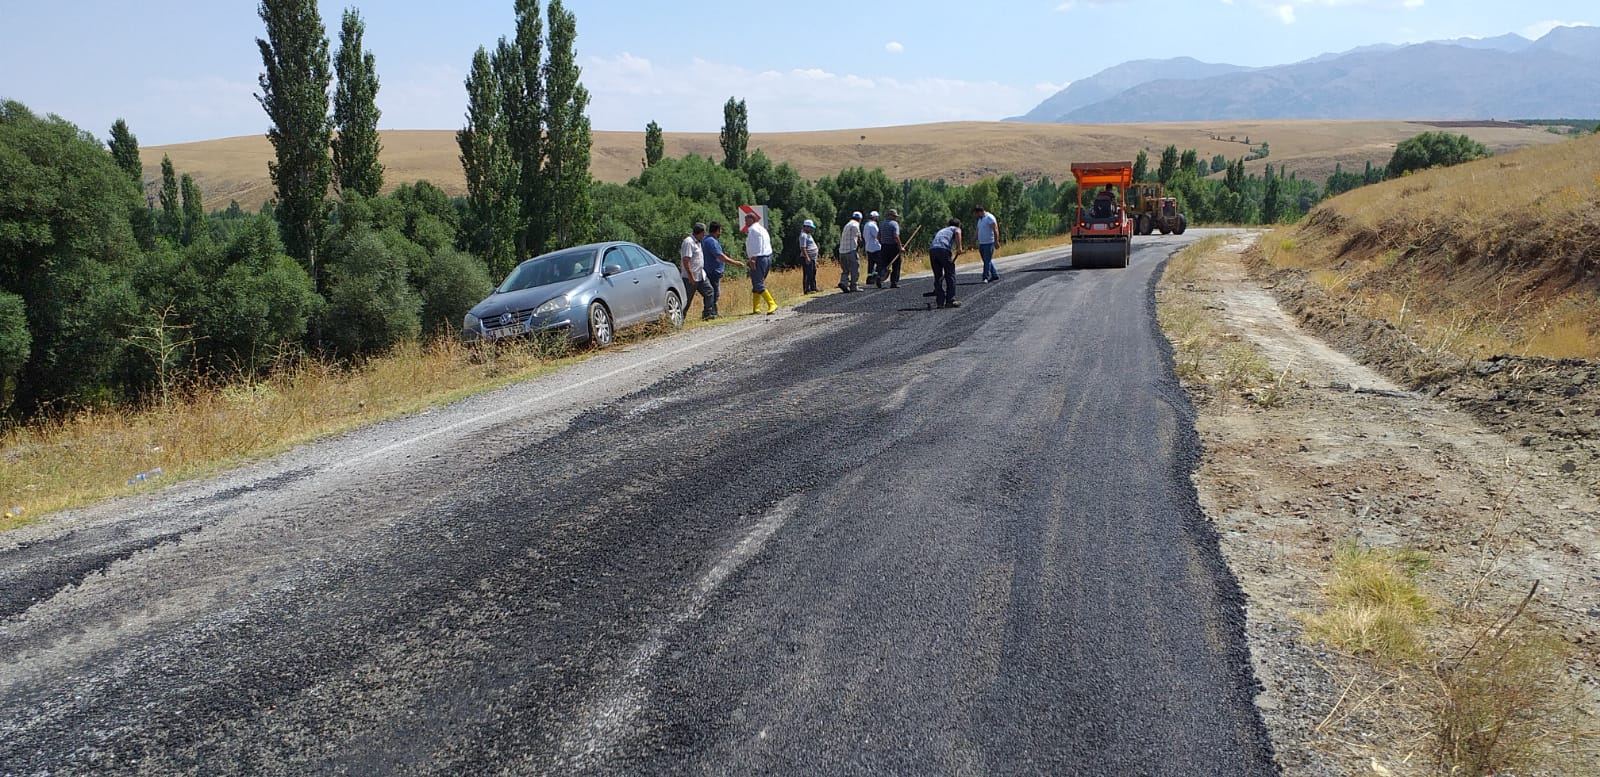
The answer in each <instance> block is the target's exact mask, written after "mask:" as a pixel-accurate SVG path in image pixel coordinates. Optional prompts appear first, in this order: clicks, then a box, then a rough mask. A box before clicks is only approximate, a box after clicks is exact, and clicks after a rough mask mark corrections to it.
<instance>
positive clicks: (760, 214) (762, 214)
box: [735, 205, 772, 232]
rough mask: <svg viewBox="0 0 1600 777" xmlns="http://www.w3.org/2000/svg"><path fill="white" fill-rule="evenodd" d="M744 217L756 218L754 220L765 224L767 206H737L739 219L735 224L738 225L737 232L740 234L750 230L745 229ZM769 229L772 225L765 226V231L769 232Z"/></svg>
mask: <svg viewBox="0 0 1600 777" xmlns="http://www.w3.org/2000/svg"><path fill="white" fill-rule="evenodd" d="M746 215H753V216H755V217H756V219H757V220H758V221H761V222H765V221H766V220H767V206H765V205H740V206H739V218H738V219H737V220H736V222H735V223H737V224H738V225H739V231H740V232H749V231H750V230H748V229H746V228H745V227H746V224H745V221H744V217H745V216H746ZM771 229H772V225H771V224H767V230H768V231H771Z"/></svg>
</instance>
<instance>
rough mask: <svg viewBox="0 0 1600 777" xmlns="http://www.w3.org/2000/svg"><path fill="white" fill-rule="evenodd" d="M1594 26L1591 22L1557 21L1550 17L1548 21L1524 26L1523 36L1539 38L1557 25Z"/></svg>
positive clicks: (1531, 38) (1532, 38) (1529, 38)
mask: <svg viewBox="0 0 1600 777" xmlns="http://www.w3.org/2000/svg"><path fill="white" fill-rule="evenodd" d="M1593 26H1594V25H1592V24H1589V23H1588V22H1560V21H1556V20H1554V19H1550V20H1548V21H1543V22H1539V23H1538V24H1530V25H1528V26H1526V27H1523V28H1522V37H1524V38H1527V39H1528V40H1538V39H1540V38H1543V37H1544V36H1546V35H1549V34H1550V31H1551V30H1553V29H1555V28H1557V27H1593Z"/></svg>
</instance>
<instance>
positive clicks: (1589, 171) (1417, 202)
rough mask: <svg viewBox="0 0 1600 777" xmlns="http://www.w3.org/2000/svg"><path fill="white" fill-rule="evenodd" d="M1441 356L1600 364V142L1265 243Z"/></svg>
mask: <svg viewBox="0 0 1600 777" xmlns="http://www.w3.org/2000/svg"><path fill="white" fill-rule="evenodd" d="M1260 250H1261V252H1262V253H1263V255H1264V257H1265V258H1266V259H1267V261H1268V262H1270V263H1271V264H1272V265H1273V266H1276V267H1281V268H1291V269H1300V270H1306V271H1308V272H1309V274H1310V277H1311V278H1312V280H1313V281H1314V282H1316V283H1317V284H1318V285H1320V286H1321V287H1323V288H1324V289H1326V290H1328V291H1329V292H1330V293H1331V294H1332V295H1333V296H1334V298H1335V299H1337V300H1339V301H1341V302H1342V303H1343V304H1346V305H1349V306H1351V307H1352V308H1353V309H1354V310H1355V311H1356V312H1359V313H1360V314H1362V315H1365V316H1368V317H1371V318H1380V319H1384V320H1387V321H1389V322H1390V323H1393V324H1394V325H1395V326H1397V327H1399V328H1400V329H1401V330H1402V331H1405V332H1406V333H1407V334H1408V335H1410V336H1411V338H1412V339H1413V340H1415V341H1416V342H1418V343H1419V344H1420V345H1422V346H1423V347H1424V348H1426V349H1427V350H1429V351H1430V352H1433V353H1435V354H1438V355H1441V356H1449V357H1455V358H1460V359H1474V358H1482V357H1485V356H1490V355H1496V354H1512V355H1519V356H1544V357H1549V358H1557V359H1560V358H1586V359H1597V358H1600V316H1596V315H1595V310H1596V308H1597V307H1600V284H1597V283H1596V281H1595V280H1594V278H1595V272H1596V271H1597V270H1600V137H1593V136H1590V137H1584V138H1579V139H1576V140H1571V141H1566V142H1562V143H1559V144H1556V145H1551V146H1545V147H1541V148H1535V149H1527V150H1523V151H1520V152H1517V153H1514V154H1509V155H1506V156H1503V157H1496V158H1492V159H1487V160H1483V161H1480V162H1475V163H1472V164H1467V165H1461V166H1458V167H1453V168H1448V169H1441V170H1431V171H1427V172H1423V173H1418V174H1415V175H1411V176H1407V177H1405V178H1403V179H1400V180H1397V181H1390V182H1388V183H1385V184H1380V185H1378V186H1371V187H1366V188H1363V189H1357V190H1355V191H1353V192H1349V193H1347V194H1345V195H1342V196H1340V197H1337V198H1335V199H1333V200H1330V201H1329V202H1328V203H1325V204H1324V205H1322V206H1320V207H1318V208H1317V209H1316V210H1314V211H1313V212H1312V214H1311V216H1310V217H1308V218H1307V219H1306V220H1305V221H1304V222H1303V223H1302V224H1300V225H1297V226H1295V227H1290V228H1286V229H1283V230H1280V231H1279V232H1277V233H1274V235H1273V236H1272V237H1270V238H1268V239H1267V240H1264V241H1262V243H1261V248H1260Z"/></svg>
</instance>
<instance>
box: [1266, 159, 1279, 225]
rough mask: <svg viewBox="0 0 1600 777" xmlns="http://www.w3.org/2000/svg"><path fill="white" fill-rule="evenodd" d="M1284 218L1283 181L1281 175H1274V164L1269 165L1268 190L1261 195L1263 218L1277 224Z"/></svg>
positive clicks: (1267, 221)
mask: <svg viewBox="0 0 1600 777" xmlns="http://www.w3.org/2000/svg"><path fill="white" fill-rule="evenodd" d="M1281 218H1283V181H1282V180H1281V177H1280V176H1277V175H1274V174H1273V172H1272V165H1267V183H1266V191H1265V192H1264V193H1263V194H1262V197H1261V220H1262V222H1264V223H1267V224H1276V223H1278V219H1281Z"/></svg>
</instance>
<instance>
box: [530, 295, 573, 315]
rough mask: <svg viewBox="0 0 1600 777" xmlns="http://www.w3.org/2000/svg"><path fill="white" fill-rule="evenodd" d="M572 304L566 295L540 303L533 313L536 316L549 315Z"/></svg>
mask: <svg viewBox="0 0 1600 777" xmlns="http://www.w3.org/2000/svg"><path fill="white" fill-rule="evenodd" d="M571 306H572V303H571V302H568V301H567V298H566V297H565V296H562V297H556V298H555V299H553V300H550V301H549V302H546V303H544V304H543V305H540V306H539V308H538V309H537V310H535V311H533V314H534V315H536V316H548V315H550V314H551V313H560V312H561V311H563V310H566V309H567V308H569V307H571Z"/></svg>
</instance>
